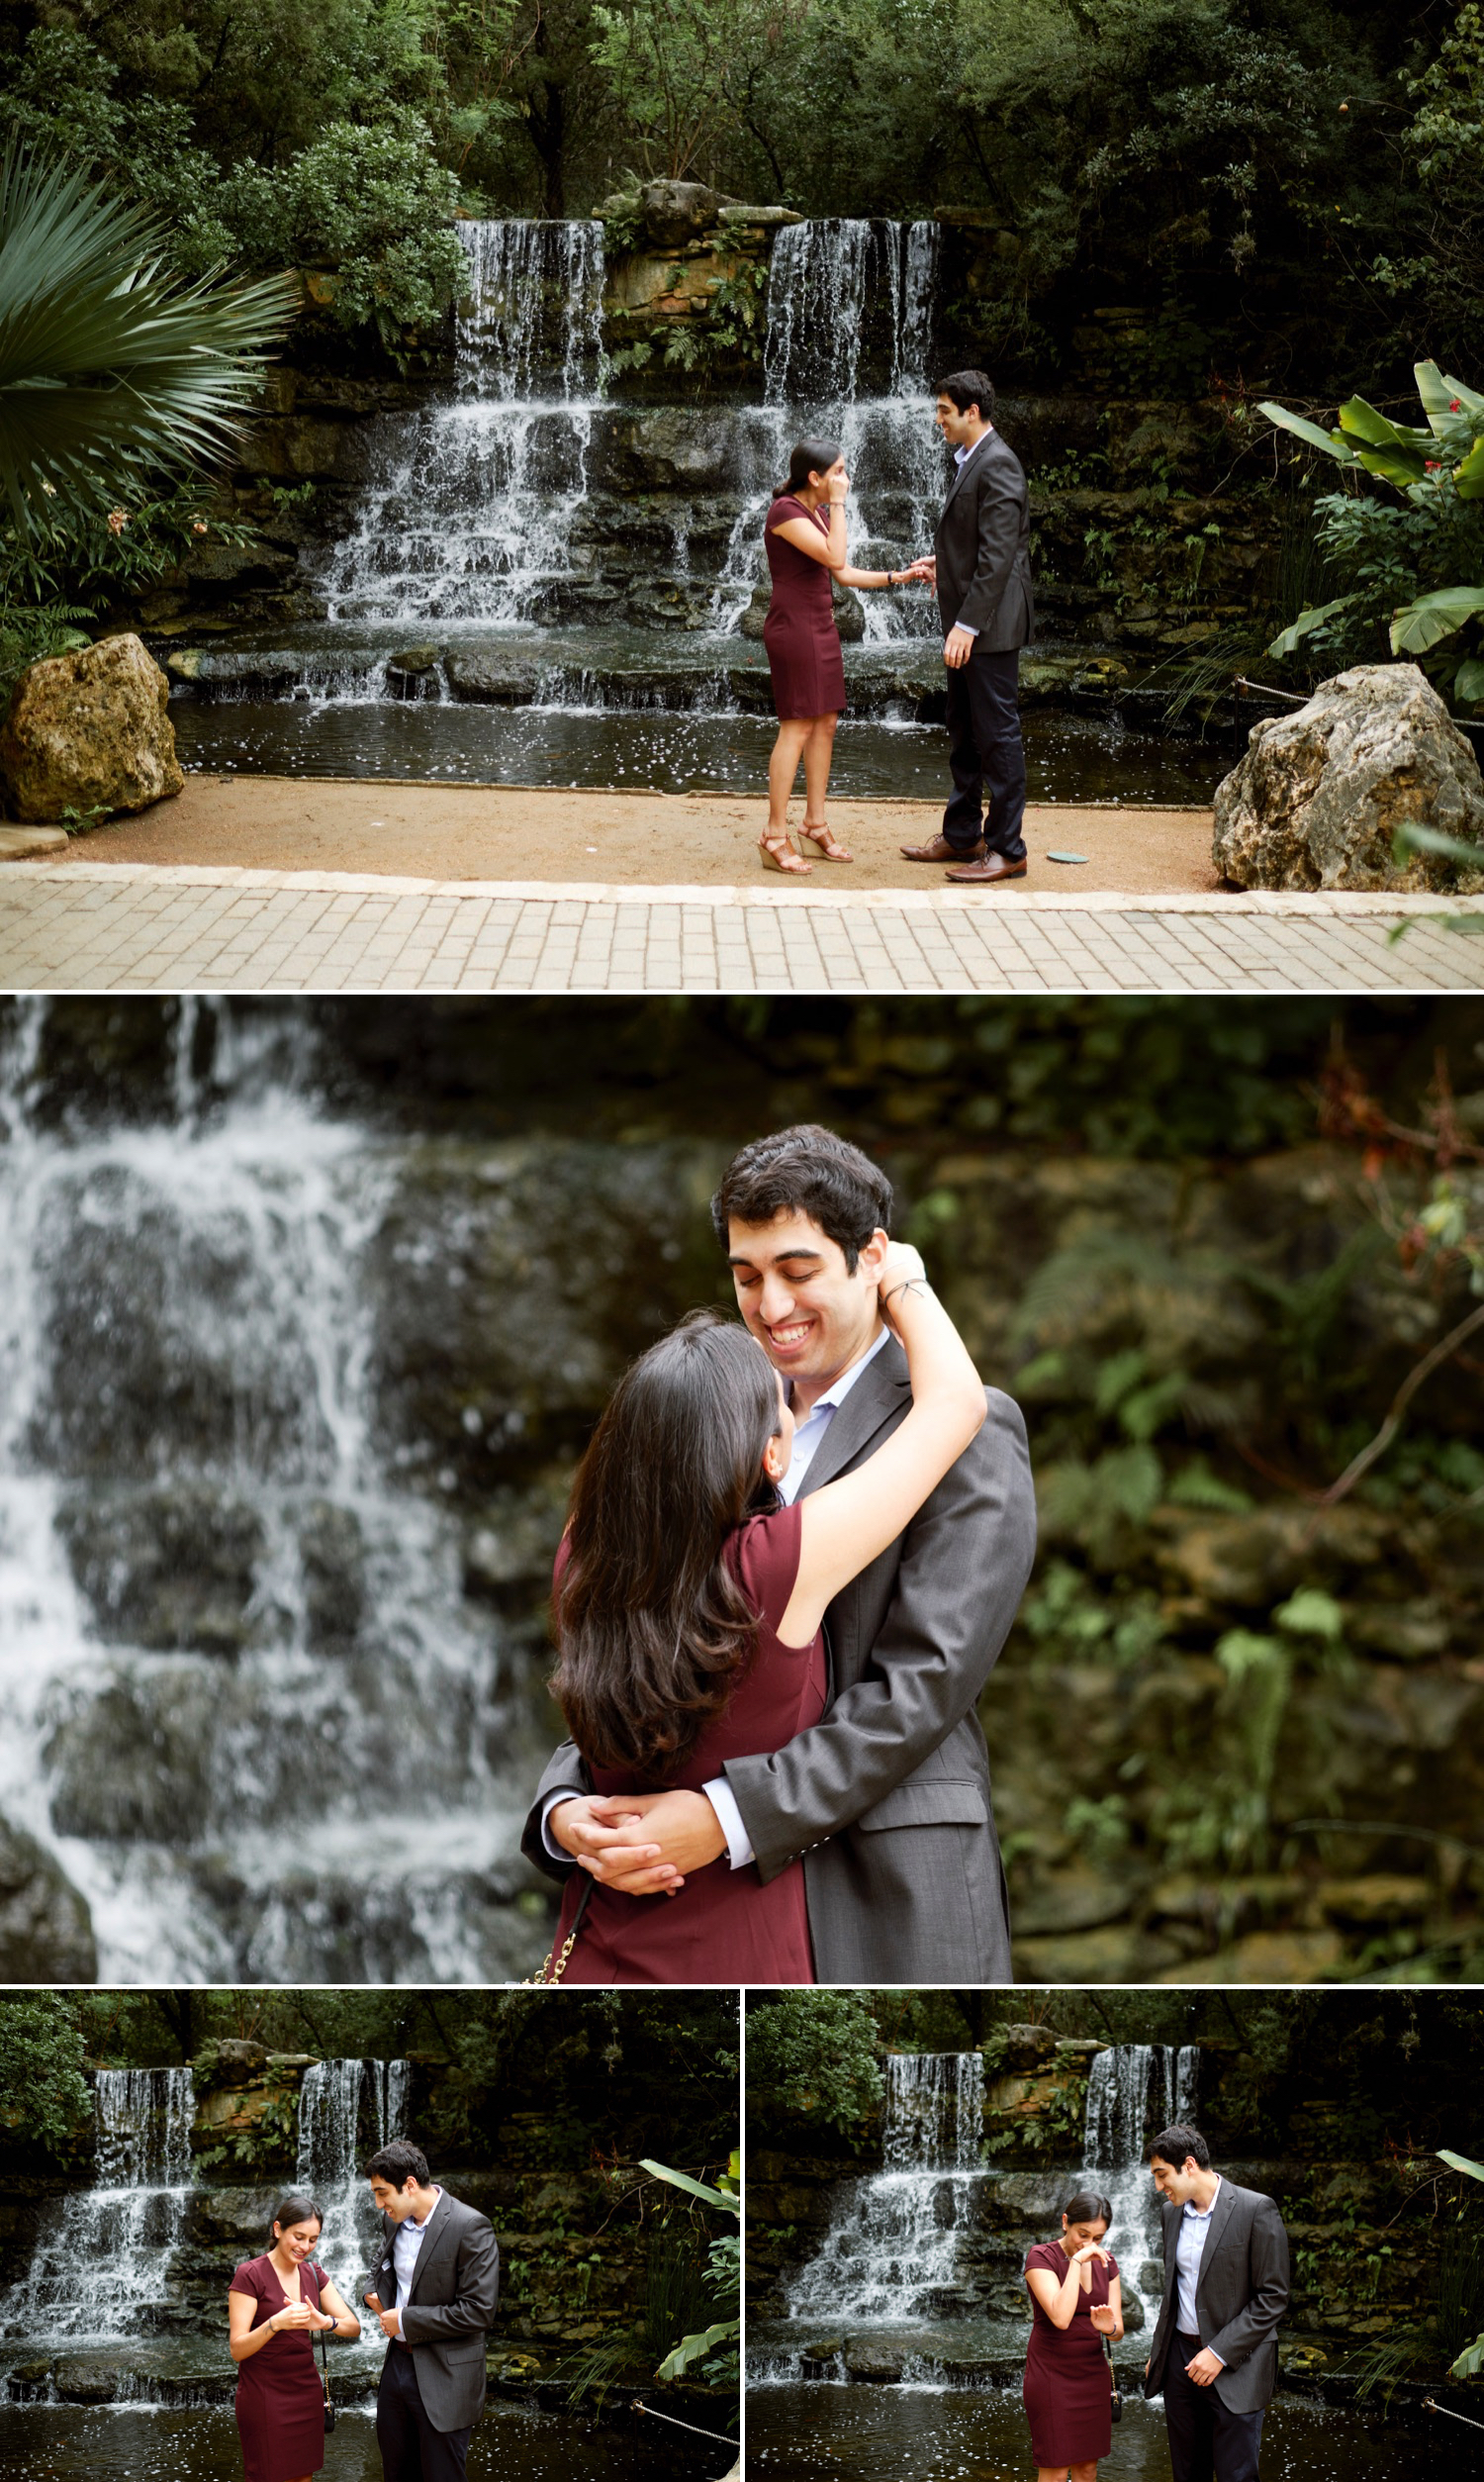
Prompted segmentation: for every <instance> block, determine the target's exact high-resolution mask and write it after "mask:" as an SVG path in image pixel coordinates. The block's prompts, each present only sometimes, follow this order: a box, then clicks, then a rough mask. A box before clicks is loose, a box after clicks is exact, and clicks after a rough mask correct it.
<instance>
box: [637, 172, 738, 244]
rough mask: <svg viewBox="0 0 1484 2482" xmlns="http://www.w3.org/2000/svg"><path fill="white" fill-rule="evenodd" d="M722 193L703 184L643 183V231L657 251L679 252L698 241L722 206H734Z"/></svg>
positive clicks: (641, 195)
mask: <svg viewBox="0 0 1484 2482" xmlns="http://www.w3.org/2000/svg"><path fill="white" fill-rule="evenodd" d="M736 204H737V201H736V200H735V199H729V198H727V197H726V195H725V193H724V192H722V191H721V190H713V189H708V188H707V187H706V184H705V183H704V182H703V181H646V182H645V184H644V187H643V188H642V190H641V191H640V192H639V211H640V214H641V215H642V217H643V219H644V231H645V233H646V235H647V236H648V238H649V239H650V240H651V241H653V242H654V244H655V246H656V248H657V249H662V250H670V249H680V248H681V247H682V246H683V245H684V243H685V242H687V241H695V240H697V239H699V237H700V235H701V234H702V233H704V232H705V230H706V228H707V227H708V226H709V225H713V224H714V223H715V222H716V219H717V217H718V216H719V214H720V213H721V210H722V208H723V207H724V206H726V207H734V206H736Z"/></svg>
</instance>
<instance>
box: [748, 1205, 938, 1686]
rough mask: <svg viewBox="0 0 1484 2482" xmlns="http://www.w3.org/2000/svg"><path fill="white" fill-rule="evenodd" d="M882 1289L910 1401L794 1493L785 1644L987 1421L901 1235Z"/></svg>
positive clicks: (808, 1632) (808, 1630)
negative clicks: (832, 1477)
mask: <svg viewBox="0 0 1484 2482" xmlns="http://www.w3.org/2000/svg"><path fill="white" fill-rule="evenodd" d="M878 1297H879V1299H880V1302H881V1315H882V1316H883V1318H884V1319H885V1320H886V1322H887V1324H888V1326H891V1327H893V1328H894V1329H895V1330H896V1333H897V1335H898V1336H899V1337H900V1338H901V1342H902V1345H903V1348H904V1349H905V1352H906V1356H907V1371H908V1375H909V1377H910V1379H911V1382H912V1409H911V1411H910V1412H909V1414H908V1415H907V1418H906V1420H905V1421H904V1422H903V1423H902V1424H901V1426H900V1428H899V1429H897V1430H895V1431H893V1433H892V1435H891V1437H890V1438H889V1439H888V1440H887V1441H886V1443H885V1445H884V1447H881V1448H879V1449H878V1450H877V1452H876V1455H875V1456H874V1457H871V1458H868V1460H867V1462H866V1463H865V1465H863V1466H861V1467H860V1468H859V1470H858V1471H857V1472H856V1473H854V1474H847V1475H844V1476H842V1477H841V1479H840V1480H839V1481H838V1482H826V1484H825V1485H824V1487H823V1489H822V1490H817V1491H811V1492H810V1493H809V1494H808V1496H807V1497H806V1498H805V1499H803V1500H802V1501H801V1502H800V1508H799V1550H798V1575H797V1577H796V1578H795V1580H794V1584H793V1591H792V1593H791V1594H790V1595H789V1597H788V1609H787V1610H786V1611H785V1613H784V1616H783V1620H782V1622H781V1624H780V1630H779V1634H780V1636H781V1637H782V1638H783V1640H784V1643H785V1644H786V1645H787V1646H806V1645H807V1644H808V1642H809V1640H810V1639H811V1638H812V1637H813V1635H814V1632H815V1630H816V1629H817V1628H818V1626H819V1624H820V1622H821V1620H822V1619H823V1618H824V1614H825V1610H826V1608H827V1606H828V1605H829V1604H830V1603H831V1602H832V1601H833V1600H834V1598H835V1596H836V1595H837V1594H838V1593H839V1591H840V1589H841V1587H842V1586H843V1585H848V1584H849V1582H850V1580H851V1578H852V1577H854V1576H859V1575H860V1573H861V1571H862V1570H863V1569H865V1568H867V1567H868V1566H869V1565H870V1563H871V1562H872V1561H873V1560H875V1559H876V1557H877V1554H878V1553H879V1552H883V1551H884V1550H885V1548H886V1546H887V1544H888V1543H894V1542H895V1540H896V1537H897V1536H898V1534H899V1533H900V1532H901V1530H902V1527H903V1526H904V1525H905V1524H906V1522H907V1520H908V1518H909V1517H914V1516H915V1515H916V1513H917V1511H918V1509H919V1508H920V1507H921V1506H922V1503H923V1501H924V1500H925V1499H926V1498H928V1497H929V1496H930V1494H931V1493H932V1492H933V1491H935V1490H936V1489H937V1487H938V1484H939V1483H940V1482H941V1481H942V1480H943V1477H944V1475H945V1474H946V1473H947V1472H948V1470H949V1468H950V1466H952V1465H955V1464H957V1462H958V1460H959V1458H960V1457H962V1455H963V1454H964V1451H965V1449H966V1448H967V1447H968V1445H969V1443H970V1441H971V1440H972V1439H973V1438H974V1436H975V1434H976V1433H977V1432H978V1431H979V1430H980V1428H981V1427H982V1425H983V1420H984V1413H985V1405H984V1387H983V1382H982V1381H981V1380H980V1378H979V1375H978V1372H977V1371H976V1370H975V1369H974V1364H973V1362H972V1361H971V1360H970V1358H969V1353H968V1350H967V1348H966V1346H965V1344H964V1340H963V1338H962V1337H961V1336H960V1334H959V1331H958V1329H957V1328H956V1327H955V1325H954V1323H953V1320H952V1319H951V1318H950V1317H949V1315H948V1312H947V1310H946V1309H945V1308H944V1307H943V1304H942V1302H941V1301H940V1300H939V1299H938V1297H937V1295H936V1293H934V1292H933V1291H932V1289H930V1287H929V1285H928V1281H927V1277H926V1275H925V1274H924V1272H923V1266H922V1261H921V1259H920V1258H919V1257H918V1255H917V1252H916V1251H915V1250H913V1249H911V1248H909V1247H908V1246H907V1245H905V1244H904V1243H902V1242H899V1241H893V1242H892V1244H891V1247H890V1249H889V1250H888V1251H887V1253H886V1257H885V1260H884V1262H883V1264H882V1268H881V1288H880V1292H879V1295H878Z"/></svg>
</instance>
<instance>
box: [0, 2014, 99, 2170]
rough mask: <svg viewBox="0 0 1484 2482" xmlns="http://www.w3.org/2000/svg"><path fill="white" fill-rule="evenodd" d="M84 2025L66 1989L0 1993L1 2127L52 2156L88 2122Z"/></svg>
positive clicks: (26, 2146) (26, 2148)
mask: <svg viewBox="0 0 1484 2482" xmlns="http://www.w3.org/2000/svg"><path fill="white" fill-rule="evenodd" d="M86 2057H87V2054H86V2051H85V2047H84V2043H83V2035H82V2028H81V2026H80V2025H79V2023H78V2018H77V2012H76V2010H75V2008H74V2006H73V2004H72V1995H71V1993H70V1992H64V1991H23V1992H14V1991H4V1992H0V2127H3V2128H4V2129H5V2130H6V2131H8V2132H13V2133H14V2136H15V2139H16V2140H17V2141H18V2142H19V2144H20V2148H21V2150H22V2153H23V2156H24V2155H25V2154H27V2153H31V2152H33V2151H40V2152H41V2153H43V2154H48V2155H50V2156H51V2157H52V2158H53V2159H55V2158H56V2157H58V2156H60V2155H62V2154H63V2153H64V2152H65V2151H66V2149H67V2148H68V2147H69V2146H70V2145H71V2144H72V2143H74V2142H75V2141H76V2139H77V2138H78V2137H79V2136H80V2135H82V2134H83V2132H84V2131H86V2130H87V2129H89V2128H90V2127H91V2125H92V2117H93V2103H92V2096H91V2094H90V2092H89V2090H88V2086H87V2082H86V2080H85V2078H84V2076H83V2068H84V2066H85V2064H86Z"/></svg>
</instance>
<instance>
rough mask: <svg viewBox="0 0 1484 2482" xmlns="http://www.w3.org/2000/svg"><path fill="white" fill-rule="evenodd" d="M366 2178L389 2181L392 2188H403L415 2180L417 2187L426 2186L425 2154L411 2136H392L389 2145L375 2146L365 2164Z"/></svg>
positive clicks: (422, 2187) (423, 2187)
mask: <svg viewBox="0 0 1484 2482" xmlns="http://www.w3.org/2000/svg"><path fill="white" fill-rule="evenodd" d="M366 2178H367V2179H368V2180H386V2181H390V2183H391V2185H392V2187H393V2188H394V2189H405V2188H406V2187H407V2184H408V2182H409V2181H410V2180H416V2182H417V2186H418V2188H419V2189H425V2188H426V2187H427V2156H426V2155H425V2154H424V2153H423V2151H422V2148H421V2147H420V2146H414V2144H413V2142H412V2140H411V2138H394V2139H393V2140H392V2142H391V2144H390V2146H383V2147H379V2148H377V2151H376V2152H375V2153H374V2154H373V2155H372V2157H371V2160H370V2162H369V2163H368V2164H367V2165H366Z"/></svg>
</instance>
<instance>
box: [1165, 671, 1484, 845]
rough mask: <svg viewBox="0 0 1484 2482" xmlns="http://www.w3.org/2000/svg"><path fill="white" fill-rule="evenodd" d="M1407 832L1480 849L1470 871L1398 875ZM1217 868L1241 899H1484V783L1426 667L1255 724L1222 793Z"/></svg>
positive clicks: (1345, 677) (1329, 689)
mask: <svg viewBox="0 0 1484 2482" xmlns="http://www.w3.org/2000/svg"><path fill="white" fill-rule="evenodd" d="M1404 821H1411V822H1413V823H1415V824H1416V825H1418V826H1420V827H1436V828H1438V830H1439V831H1440V833H1442V834H1443V835H1448V836H1456V837H1458V838H1459V839H1460V840H1461V841H1462V842H1464V843H1467V844H1477V845H1478V846H1479V868H1478V870H1477V871H1470V870H1469V869H1468V868H1467V867H1466V866H1464V867H1462V868H1461V869H1460V867H1459V866H1458V865H1456V864H1454V863H1452V862H1448V861H1445V860H1443V859H1442V858H1441V857H1440V856H1438V855H1434V854H1418V855H1417V856H1415V857H1414V859H1413V860H1412V861H1411V862H1410V863H1408V864H1407V865H1406V866H1405V867H1404V868H1401V869H1399V868H1398V866H1397V864H1396V863H1395V861H1394V860H1393V859H1392V850H1391V847H1392V839H1393V837H1394V836H1395V834H1396V831H1397V829H1398V827H1400V826H1401V825H1402V824H1403V823H1404ZM1212 857H1213V859H1214V861H1215V864H1216V868H1217V869H1218V871H1220V873H1221V874H1222V877H1223V878H1225V879H1232V880H1235V881H1236V882H1237V884H1238V886H1239V887H1242V888H1380V889H1397V890H1420V889H1426V888H1452V889H1458V890H1461V891H1462V892H1463V893H1465V894H1471V893H1473V892H1475V891H1477V890H1479V889H1484V781H1481V779H1480V775H1479V763H1478V760H1477V759H1476V758H1475V756H1474V753H1473V750H1472V748H1471V747H1470V745H1469V742H1468V741H1467V739H1466V738H1465V736H1464V734H1463V733H1461V732H1460V731H1459V730H1458V727H1457V725H1456V724H1455V723H1454V722H1453V721H1452V720H1451V718H1450V716H1449V715H1448V712H1447V709H1446V708H1445V707H1444V705H1443V703H1442V700H1441V699H1440V698H1439V697H1438V692H1437V691H1436V690H1435V689H1434V688H1433V687H1432V685H1431V683H1430V682H1429V681H1427V680H1426V679H1425V677H1424V675H1423V674H1422V672H1421V671H1420V670H1419V669H1418V667H1417V665H1416V664H1357V665H1355V666H1354V668H1353V669H1352V670H1351V671H1349V672H1341V673H1337V674H1336V676H1335V678H1334V680H1333V681H1322V682H1321V683H1320V685H1319V688H1318V689H1317V690H1316V691H1315V693H1314V696H1313V697H1312V698H1311V699H1310V701H1309V703H1308V705H1307V706H1306V707H1300V708H1296V709H1295V710H1294V713H1293V714H1292V715H1291V716H1268V717H1266V718H1264V720H1263V721H1262V722H1261V723H1259V724H1254V725H1253V727H1252V735H1251V737H1250V739H1249V742H1248V749H1247V756H1246V757H1245V758H1244V759H1242V760H1241V761H1240V762H1239V764H1238V765H1237V766H1236V767H1235V768H1234V769H1233V770H1232V773H1231V774H1230V775H1229V776H1228V777H1226V778H1225V779H1224V781H1223V782H1222V783H1221V784H1219V785H1218V786H1217V788H1216V830H1215V836H1214V839H1213V843H1212Z"/></svg>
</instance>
